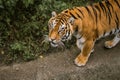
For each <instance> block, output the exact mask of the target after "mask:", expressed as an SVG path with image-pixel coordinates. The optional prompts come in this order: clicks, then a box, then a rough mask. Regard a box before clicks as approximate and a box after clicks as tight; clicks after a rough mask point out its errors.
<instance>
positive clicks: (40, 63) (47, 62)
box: [0, 38, 120, 80]
mask: <svg viewBox="0 0 120 80" xmlns="http://www.w3.org/2000/svg"><path fill="white" fill-rule="evenodd" d="M106 39H107V40H108V38H106ZM104 42H105V39H102V40H100V41H98V42H97V43H96V44H95V52H94V53H93V54H91V56H90V58H89V61H88V63H87V65H86V66H84V67H77V66H76V65H75V64H74V62H73V61H74V59H75V57H76V56H77V55H78V54H79V50H78V48H77V47H73V48H72V49H70V50H65V51H61V52H57V53H50V54H49V53H48V54H47V55H45V56H44V55H43V56H40V58H39V59H37V60H34V61H31V62H26V63H19V64H13V65H10V66H5V65H4V66H0V80H120V43H119V44H118V45H117V46H116V47H115V48H112V49H106V48H104Z"/></svg>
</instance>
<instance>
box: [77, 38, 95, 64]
mask: <svg viewBox="0 0 120 80" xmlns="http://www.w3.org/2000/svg"><path fill="white" fill-rule="evenodd" d="M94 43H95V41H93V40H92V39H91V40H86V41H85V42H84V43H83V48H82V49H81V53H80V54H79V55H78V56H77V58H76V59H75V64H76V65H77V66H84V65H85V64H86V63H87V61H88V58H89V56H90V54H91V51H92V49H93V46H94Z"/></svg>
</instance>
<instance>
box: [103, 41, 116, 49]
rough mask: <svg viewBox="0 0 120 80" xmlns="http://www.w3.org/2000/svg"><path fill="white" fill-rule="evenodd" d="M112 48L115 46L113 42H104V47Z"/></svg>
mask: <svg viewBox="0 0 120 80" xmlns="http://www.w3.org/2000/svg"><path fill="white" fill-rule="evenodd" d="M114 46H115V44H114V43H113V41H106V42H105V47H106V48H112V47H114Z"/></svg>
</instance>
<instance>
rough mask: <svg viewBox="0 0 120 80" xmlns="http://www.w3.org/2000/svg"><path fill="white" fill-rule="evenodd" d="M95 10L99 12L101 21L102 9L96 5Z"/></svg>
mask: <svg viewBox="0 0 120 80" xmlns="http://www.w3.org/2000/svg"><path fill="white" fill-rule="evenodd" d="M95 8H96V9H97V10H98V11H99V18H100V19H101V11H100V8H99V7H98V6H97V5H95Z"/></svg>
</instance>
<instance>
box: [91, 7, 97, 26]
mask: <svg viewBox="0 0 120 80" xmlns="http://www.w3.org/2000/svg"><path fill="white" fill-rule="evenodd" d="M91 8H92V9H93V12H94V15H95V21H96V24H97V12H96V10H95V8H94V6H91Z"/></svg>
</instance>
